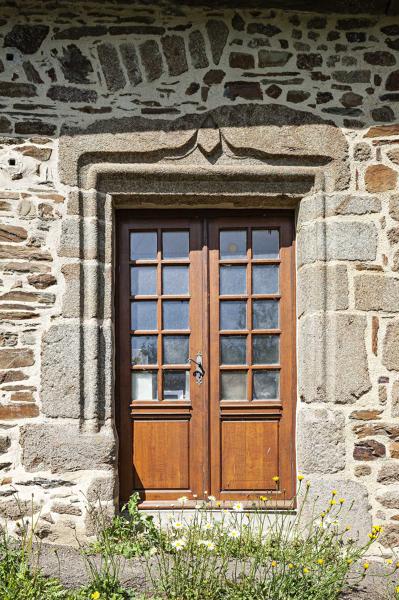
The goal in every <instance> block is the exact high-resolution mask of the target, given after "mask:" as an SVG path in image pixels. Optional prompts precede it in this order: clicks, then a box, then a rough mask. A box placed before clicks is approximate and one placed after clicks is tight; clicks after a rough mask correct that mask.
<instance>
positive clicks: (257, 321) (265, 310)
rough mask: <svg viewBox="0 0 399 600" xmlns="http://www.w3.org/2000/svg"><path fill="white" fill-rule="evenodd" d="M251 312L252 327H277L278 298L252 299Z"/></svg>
mask: <svg viewBox="0 0 399 600" xmlns="http://www.w3.org/2000/svg"><path fill="white" fill-rule="evenodd" d="M252 312H253V328H254V329H277V328H278V300H254V301H253V305H252Z"/></svg>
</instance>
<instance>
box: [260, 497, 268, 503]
mask: <svg viewBox="0 0 399 600" xmlns="http://www.w3.org/2000/svg"><path fill="white" fill-rule="evenodd" d="M259 500H260V501H261V502H266V501H267V497H266V496H259Z"/></svg>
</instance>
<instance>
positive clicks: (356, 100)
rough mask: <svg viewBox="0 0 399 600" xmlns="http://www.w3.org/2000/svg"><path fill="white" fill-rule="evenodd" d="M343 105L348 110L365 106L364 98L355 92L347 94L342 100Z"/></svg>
mask: <svg viewBox="0 0 399 600" xmlns="http://www.w3.org/2000/svg"><path fill="white" fill-rule="evenodd" d="M340 102H341V104H342V105H343V106H345V107H346V108H353V107H355V106H360V105H361V104H363V96H361V95H360V94H355V93H354V92H346V93H345V94H344V95H343V96H342V98H341V101H340Z"/></svg>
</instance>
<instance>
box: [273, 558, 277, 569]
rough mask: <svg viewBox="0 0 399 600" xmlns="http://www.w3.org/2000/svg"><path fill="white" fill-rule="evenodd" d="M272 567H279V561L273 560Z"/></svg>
mask: <svg viewBox="0 0 399 600" xmlns="http://www.w3.org/2000/svg"><path fill="white" fill-rule="evenodd" d="M272 567H273V569H274V567H277V563H276V561H275V560H272Z"/></svg>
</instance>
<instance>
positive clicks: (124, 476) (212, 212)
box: [115, 208, 296, 509]
mask: <svg viewBox="0 0 399 600" xmlns="http://www.w3.org/2000/svg"><path fill="white" fill-rule="evenodd" d="M115 212H116V219H115V221H116V239H117V243H116V252H115V255H116V268H117V269H118V264H119V256H120V254H121V252H122V251H126V248H123V249H122V247H121V242H120V238H121V236H120V233H119V231H120V225H121V221H122V220H123V219H124V218H128V220H129V221H130V222H131V221H134V213H135V212H137V214H138V215H139V219H138V220H139V221H141V220H142V219H143V218H149V219H152V220H153V219H154V211H153V210H151V209H145V210H141V209H139V208H131V209H117V210H116V211H115ZM161 212H163V213H164V214H165V216H166V218H170V219H172V215H173V217H174V218H176V219H181V218H193V216H200V217H201V218H202V220H203V221H202V222H203V240H204V244H203V253H204V256H203V261H202V262H203V269H202V277H203V279H204V283H205V282H206V281H207V277H208V276H207V273H208V251H207V239H206V235H207V230H208V225H207V220H208V219H209V218H215V217H229V216H236V217H237V216H239V217H242V218H243V219H245V217H253V216H256V215H259V214H262V215H265V216H268V217H269V218H270V217H271V218H274V219H276V218H278V217H280V218H281V217H285V218H287V216H289V217H290V220H291V223H292V228H293V235H292V254H291V277H292V282H291V290H292V296H293V305H292V306H293V317H292V324H293V327H292V339H293V345H292V363H293V385H292V390H291V402H290V407H289V409H290V421H291V431H292V435H291V448H290V453H289V454H290V457H291V472H292V482H291V483H292V485H291V486H290V490H291V492H292V493H291V494H290V495H293V493H294V491H295V473H296V447H295V440H296V427H295V426H296V352H295V349H296V343H295V341H296V321H295V236H294V228H295V214H294V211H293V210H292V209H283V210H278V209H269V208H268V209H262V208H260V209H254V208H252V209H245V208H239V209H226V210H223V209H195V208H194V209H180V210H179V209H178V208H176V209H173V208H168V209H165V210H164V211H162V210H161ZM126 215H128V217H126ZM116 279H117V285H116V288H115V307H116V310H115V314H116V327H115V337H116V349H117V353H116V356H117V360H116V365H115V374H116V378H115V401H116V426H117V431H118V436H119V440H120V438H121V437H122V436H121V432H123V436H125V435H127V436H128V438H129V437H131V431H130V430H129V432H128V431H127V425H128V424H129V421H128V420H127V419H126V418H123V413H122V411H123V406H122V402H120V396H121V390H120V384H121V377H120V374H121V369H122V365H121V363H120V362H119V360H118V356H120V334H119V329H120V328H119V325H118V323H119V318H120V317H119V311H118V307H119V301H120V291H119V289H120V286H119V284H118V276H117V278H116ZM206 294H207V297H208V303H209V291H208V290H207V289H206ZM207 312H208V314H209V306H208V308H207ZM204 321H205V325H204V327H203V330H204V331H205V334H204V339H203V354H204V367H205V370H206V372H207V373H209V362H208V361H209V360H210V359H209V357H210V354H209V326H210V325H209V323H210V320H209V319H204ZM206 389H210V382H209V383H208V387H207V388H204V390H206ZM125 412H126V411H125ZM270 412H272V411H270ZM210 418H211V410H210V411H209V418H208V419H207V421H206V422H207V428H208V430H207V431H206V434H207V435H208V438H209V420H210ZM129 447H131V445H127V444H125V448H124V451H122V450H121V444H120V442H119V455H118V462H119V481H120V501H121V502H124V501H126V500H127V499H128V497H129V494H130V492H129V493H127V490H128V489H130V491H131V490H132V489H133V485H132V483H133V474H132V469H128V466H129V462H128V461H127V460H126V452H127V450H128V449H129ZM208 462H209V461H208ZM130 464H131V461H130ZM206 467H207V468H209V469H211V465H210V462H209V465H208V464H206ZM204 476H205V474H204ZM209 480H210V477H209V476H208V481H209ZM163 504H164V503H163V502H159V501H157V502H156V507H157V508H166V509H169V508H170V507H171V505H170V504H169V503H168V504H167V505H163ZM194 504H195V501H193V502H189V503H188V504H187V505H186V508H191V507H192V506H194ZM154 506H155V505H154ZM154 506H153V505H152V503H145V506H144V505H142V508H153V507H154ZM276 506H279V507H280V506H281V507H288V506H289V507H292V502H291V501H285V500H283V499H281V498H280V499H279V500H276Z"/></svg>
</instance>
